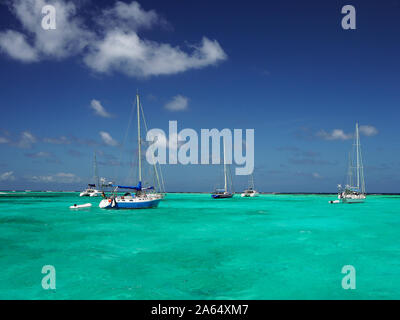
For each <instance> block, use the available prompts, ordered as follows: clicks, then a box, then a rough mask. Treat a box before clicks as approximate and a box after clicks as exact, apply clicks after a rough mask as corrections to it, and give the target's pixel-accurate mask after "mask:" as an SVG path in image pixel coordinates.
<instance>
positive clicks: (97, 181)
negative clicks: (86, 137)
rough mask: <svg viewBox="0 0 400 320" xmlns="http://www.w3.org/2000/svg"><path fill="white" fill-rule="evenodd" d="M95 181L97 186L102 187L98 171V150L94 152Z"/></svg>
mask: <svg viewBox="0 0 400 320" xmlns="http://www.w3.org/2000/svg"><path fill="white" fill-rule="evenodd" d="M94 183H95V184H96V186H97V188H100V181H99V173H98V172H97V159H96V151H95V152H94Z"/></svg>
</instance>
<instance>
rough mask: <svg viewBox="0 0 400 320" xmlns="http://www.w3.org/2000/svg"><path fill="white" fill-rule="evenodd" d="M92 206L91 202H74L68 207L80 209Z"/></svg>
mask: <svg viewBox="0 0 400 320" xmlns="http://www.w3.org/2000/svg"><path fill="white" fill-rule="evenodd" d="M91 206H92V204H91V203H85V204H74V205H73V206H70V207H69V208H70V209H82V208H90V207H91Z"/></svg>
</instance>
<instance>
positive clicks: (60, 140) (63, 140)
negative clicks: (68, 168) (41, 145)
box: [43, 136, 71, 144]
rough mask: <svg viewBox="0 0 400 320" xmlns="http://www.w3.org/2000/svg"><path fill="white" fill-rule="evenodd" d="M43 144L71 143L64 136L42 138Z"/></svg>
mask: <svg viewBox="0 0 400 320" xmlns="http://www.w3.org/2000/svg"><path fill="white" fill-rule="evenodd" d="M43 142H46V143H50V144H70V143H71V141H70V140H69V139H68V138H67V137H65V136H61V137H59V138H44V139H43Z"/></svg>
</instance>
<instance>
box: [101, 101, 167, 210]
mask: <svg viewBox="0 0 400 320" xmlns="http://www.w3.org/2000/svg"><path fill="white" fill-rule="evenodd" d="M136 106H137V125H138V178H139V182H138V184H137V185H136V186H120V185H113V186H112V187H113V188H114V192H113V195H111V196H110V197H105V196H104V197H105V198H104V199H103V200H101V201H100V204H99V207H100V208H102V209H149V208H155V207H157V206H158V204H159V203H160V201H161V200H162V199H163V198H164V194H162V193H157V192H155V189H154V187H153V186H144V185H142V181H143V180H142V140H141V134H140V119H141V116H140V114H141V113H142V115H143V116H144V114H143V108H142V106H141V104H140V98H139V94H136ZM145 123H146V122H145ZM154 169H155V170H157V168H156V167H154ZM156 172H157V171H156ZM156 174H157V173H156ZM157 179H158V174H157ZM119 189H125V190H128V191H127V192H125V194H124V195H122V196H118V195H117V192H118V190H119ZM132 191H134V192H135V194H134V195H132V193H131V192H132Z"/></svg>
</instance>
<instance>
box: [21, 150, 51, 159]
mask: <svg viewBox="0 0 400 320" xmlns="http://www.w3.org/2000/svg"><path fill="white" fill-rule="evenodd" d="M25 155H26V156H27V157H28V158H33V159H36V158H48V157H51V154H50V153H48V152H45V151H39V152H34V153H25Z"/></svg>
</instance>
